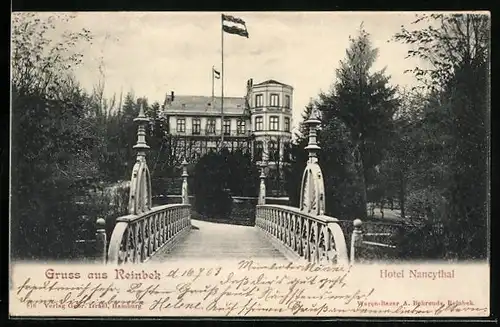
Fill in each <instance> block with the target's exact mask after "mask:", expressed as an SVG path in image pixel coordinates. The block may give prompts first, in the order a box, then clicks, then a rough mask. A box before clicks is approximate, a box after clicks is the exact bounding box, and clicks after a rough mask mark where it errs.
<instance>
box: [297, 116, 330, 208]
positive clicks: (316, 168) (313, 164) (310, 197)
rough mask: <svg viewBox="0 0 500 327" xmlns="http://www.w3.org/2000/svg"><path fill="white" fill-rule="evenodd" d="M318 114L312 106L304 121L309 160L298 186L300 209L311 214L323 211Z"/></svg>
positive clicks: (323, 195) (323, 192)
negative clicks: (307, 129)
mask: <svg viewBox="0 0 500 327" xmlns="http://www.w3.org/2000/svg"><path fill="white" fill-rule="evenodd" d="M318 116H319V114H318V113H317V108H316V107H313V109H312V110H311V114H310V116H309V119H307V120H306V121H305V122H304V124H306V125H307V126H308V127H309V135H308V138H309V143H308V144H307V146H306V147H305V150H307V151H308V152H309V160H308V161H307V165H306V168H305V170H304V174H303V175H302V183H301V187H300V210H302V211H303V212H305V213H307V214H313V215H323V214H324V213H325V184H324V181H323V173H322V171H321V167H320V165H319V163H318V156H317V153H318V152H319V150H320V149H321V148H320V147H319V145H318V143H317V128H318V126H319V125H320V124H321V121H320V120H319V117H318Z"/></svg>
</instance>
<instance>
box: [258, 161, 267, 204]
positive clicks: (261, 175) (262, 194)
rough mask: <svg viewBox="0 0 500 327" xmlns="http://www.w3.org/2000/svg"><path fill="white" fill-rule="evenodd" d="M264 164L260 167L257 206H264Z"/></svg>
mask: <svg viewBox="0 0 500 327" xmlns="http://www.w3.org/2000/svg"><path fill="white" fill-rule="evenodd" d="M265 168H266V164H265V163H262V164H261V165H260V177H259V178H260V186H259V201H258V204H266V173H265V171H264V170H265Z"/></svg>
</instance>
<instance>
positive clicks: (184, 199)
mask: <svg viewBox="0 0 500 327" xmlns="http://www.w3.org/2000/svg"><path fill="white" fill-rule="evenodd" d="M187 165H188V163H187V161H186V158H184V160H183V161H182V175H181V176H182V191H181V192H182V193H181V195H182V204H189V193H188V180H187V178H188V176H189V174H188V172H187Z"/></svg>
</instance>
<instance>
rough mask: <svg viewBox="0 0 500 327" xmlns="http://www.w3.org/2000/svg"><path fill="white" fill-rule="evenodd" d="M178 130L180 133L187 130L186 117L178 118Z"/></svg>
mask: <svg viewBox="0 0 500 327" xmlns="http://www.w3.org/2000/svg"><path fill="white" fill-rule="evenodd" d="M177 132H179V133H184V132H186V119H184V118H177Z"/></svg>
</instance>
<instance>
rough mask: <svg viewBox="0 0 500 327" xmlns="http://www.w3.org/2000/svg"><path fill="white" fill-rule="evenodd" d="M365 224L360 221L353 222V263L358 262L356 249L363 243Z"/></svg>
mask: <svg viewBox="0 0 500 327" xmlns="http://www.w3.org/2000/svg"><path fill="white" fill-rule="evenodd" d="M362 225H363V222H362V221H361V220H360V219H355V220H354V221H353V226H354V230H353V231H352V237H351V263H354V262H355V261H357V258H356V248H359V247H360V246H361V244H362V243H363V229H362Z"/></svg>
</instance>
